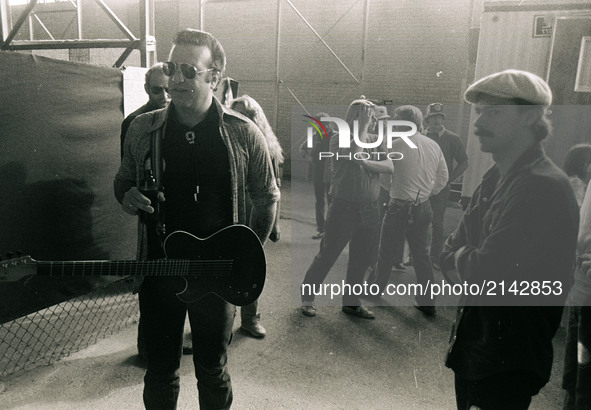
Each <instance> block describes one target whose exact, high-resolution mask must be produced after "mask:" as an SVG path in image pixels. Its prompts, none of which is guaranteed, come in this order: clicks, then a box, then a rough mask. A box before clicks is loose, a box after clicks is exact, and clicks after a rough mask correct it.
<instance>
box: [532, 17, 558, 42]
mask: <svg viewBox="0 0 591 410" xmlns="http://www.w3.org/2000/svg"><path fill="white" fill-rule="evenodd" d="M553 23H554V16H552V15H544V16H534V32H533V36H534V37H550V36H551V35H552V27H553Z"/></svg>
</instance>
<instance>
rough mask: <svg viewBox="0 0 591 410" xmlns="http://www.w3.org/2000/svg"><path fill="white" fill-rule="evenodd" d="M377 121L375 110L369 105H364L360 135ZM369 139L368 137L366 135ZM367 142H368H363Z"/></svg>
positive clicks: (360, 121) (360, 116)
mask: <svg viewBox="0 0 591 410" xmlns="http://www.w3.org/2000/svg"><path fill="white" fill-rule="evenodd" d="M374 119H375V108H374V107H370V106H369V105H364V106H363V108H362V109H361V113H360V114H359V131H360V135H361V134H362V133H363V131H367V130H368V128H369V127H370V125H372V122H373V121H374ZM364 137H365V138H367V135H364ZM363 142H366V141H363Z"/></svg>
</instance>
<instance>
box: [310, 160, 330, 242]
mask: <svg viewBox="0 0 591 410" xmlns="http://www.w3.org/2000/svg"><path fill="white" fill-rule="evenodd" d="M325 161H326V160H325ZM313 172H314V174H313V183H314V198H315V201H316V202H315V203H314V207H315V209H316V229H317V230H318V232H324V224H325V221H326V220H325V213H326V208H327V207H328V206H330V197H329V196H328V191H329V190H330V183H329V182H324V162H322V161H315V162H314V171H313Z"/></svg>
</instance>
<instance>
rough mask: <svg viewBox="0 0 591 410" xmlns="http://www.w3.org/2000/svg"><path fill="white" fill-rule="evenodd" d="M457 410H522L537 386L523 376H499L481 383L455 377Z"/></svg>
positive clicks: (480, 381) (516, 373)
mask: <svg viewBox="0 0 591 410" xmlns="http://www.w3.org/2000/svg"><path fill="white" fill-rule="evenodd" d="M454 381H455V388H456V404H457V406H458V410H470V409H471V408H472V406H476V407H477V408H478V409H481V410H526V409H527V408H529V405H530V403H531V398H532V396H535V395H536V394H537V393H538V391H539V390H540V388H539V383H537V381H535V380H534V379H532V376H531V375H529V374H526V373H518V372H515V373H501V374H498V375H495V376H490V377H487V378H485V379H482V380H476V381H474V380H465V379H462V378H461V377H459V376H458V375H457V374H456V375H455V380H454Z"/></svg>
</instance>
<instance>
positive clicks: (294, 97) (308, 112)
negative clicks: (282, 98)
mask: <svg viewBox="0 0 591 410" xmlns="http://www.w3.org/2000/svg"><path fill="white" fill-rule="evenodd" d="M279 84H281V85H283V86H284V87H285V88H286V89H287V91H289V93H290V94H291V96H292V97H293V99H294V100H296V102H297V103H298V105H299V106H300V107H302V109H303V110H304V111H306V114H308V115H312V114H310V111H308V110H307V109H306V107H305V106H304V104H302V102H301V101H300V100H299V99H298V97H296V95H295V94H294V93H293V91H291V89H290V88H289V87H288V86H287V85H286V84H285V83H284V82H283V80H279Z"/></svg>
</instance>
